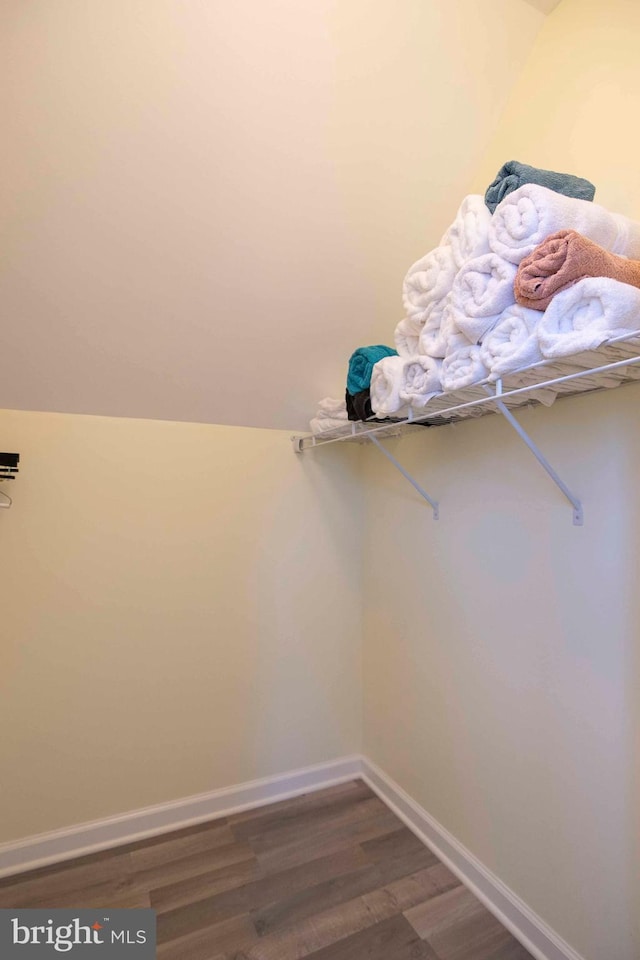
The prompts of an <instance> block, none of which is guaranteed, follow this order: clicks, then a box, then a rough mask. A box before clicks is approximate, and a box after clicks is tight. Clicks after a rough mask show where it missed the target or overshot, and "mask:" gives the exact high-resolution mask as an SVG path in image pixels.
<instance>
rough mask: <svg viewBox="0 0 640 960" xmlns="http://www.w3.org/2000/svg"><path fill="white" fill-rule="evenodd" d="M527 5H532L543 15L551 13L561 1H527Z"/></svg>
mask: <svg viewBox="0 0 640 960" xmlns="http://www.w3.org/2000/svg"><path fill="white" fill-rule="evenodd" d="M527 3H530V4H531V6H532V7H535V8H536V10H540V11H541V13H545V14H546V13H551V11H552V10H555V8H556V7H557V6H558V4H559V3H560V0H527Z"/></svg>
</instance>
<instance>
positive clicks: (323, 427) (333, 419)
mask: <svg viewBox="0 0 640 960" xmlns="http://www.w3.org/2000/svg"><path fill="white" fill-rule="evenodd" d="M348 422H349V415H348V413H347V404H346V402H345V401H344V400H335V399H334V398H333V397H325V398H324V400H320V402H319V403H318V411H317V413H316V415H315V417H314V418H313V419H312V420H311V421H310V422H309V427H310V429H311V433H316V434H317V433H332V432H334V431H335V430H340V429H341V428H343V427H344V426H345V424H347V423H348Z"/></svg>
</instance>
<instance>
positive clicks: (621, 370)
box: [291, 331, 640, 526]
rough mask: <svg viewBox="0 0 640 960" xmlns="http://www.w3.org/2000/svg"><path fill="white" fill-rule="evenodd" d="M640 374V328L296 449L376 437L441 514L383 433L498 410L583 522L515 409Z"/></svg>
mask: <svg viewBox="0 0 640 960" xmlns="http://www.w3.org/2000/svg"><path fill="white" fill-rule="evenodd" d="M639 380H640V331H637V332H636V333H634V334H632V335H631V336H626V337H618V338H616V339H614V340H609V341H608V342H607V343H605V344H602V345H601V346H600V347H598V349H597V350H588V351H584V352H583V353H577V354H574V355H572V356H569V357H562V358H560V359H554V360H542V361H540V362H539V363H535V364H533V365H532V366H530V367H525V368H523V369H522V370H519V371H518V372H517V373H513V374H508V375H507V376H505V377H504V378H503V379H502V380H497V381H495V382H489V381H488V380H484V381H482V382H480V383H474V384H472V385H471V386H469V387H465V388H464V389H462V390H456V391H455V392H452V393H443V394H438V396H436V397H433V399H431V400H430V401H429V403H428V404H427V406H426V407H425V408H424V410H423V411H422V412H421V413H419V414H417V415H416V414H412V415H410V416H409V417H408V418H406V419H403V420H392V421H385V422H382V423H381V422H378V421H367V422H351V423H349V424H345V426H344V427H340V428H338V429H337V430H332V431H330V432H328V433H327V434H305V435H302V436H293V437H292V438H291V440H292V443H293V448H294V450H295V452H296V453H304V452H305V451H307V450H314V449H317V448H319V447H323V446H326V445H327V444H329V443H354V442H355V443H367V442H372V443H374V444H375V446H376V447H377V448H378V449H379V450H380V451H381V452H382V453H384V455H385V456H386V457H387V458H388V459H389V460H391V462H392V463H393V464H394V466H395V467H396V468H397V469H398V470H400V471H401V473H402V474H403V475H404V476H405V477H406V478H407V480H409V482H410V483H411V484H412V485H413V486H414V487H415V489H416V490H417V491H418V493H420V495H421V496H422V497H423V498H424V499H425V500H427V501H428V502H429V503H430V504H431V506H432V508H433V512H434V519H437V518H438V504H437V502H436V501H435V500H433V499H432V498H431V497H430V496H429V495H428V494H427V493H426V492H425V491H424V490H423V489H422V487H421V486H420V484H418V483H417V481H416V480H414V478H413V477H411V475H410V474H409V473H408V472H407V471H406V470H405V469H404V468H403V467H402V466H401V465H400V464H399V463H398V461H397V460H396V459H395V457H393V455H392V454H391V453H389V451H388V450H386V449H385V448H384V447H383V446H382V445H381V444H380V440H381V439H383V438H384V437H390V436H401V435H403V434H405V433H407V432H415V431H416V430H417V429H418V425H427V426H430V427H437V426H444V425H445V424H449V423H456V422H458V421H460V420H465V419H469V418H475V417H481V416H485V415H487V414H491V413H499V414H501V415H502V416H504V418H505V419H506V420H507V421H508V422H509V423H510V425H511V426H512V427H513V428H514V429H515V430H516V432H517V433H518V435H519V436H520V438H521V439H522V440H523V441H524V442H525V443H526V445H527V446H528V447H529V449H530V450H531V452H532V453H533V454H534V456H535V457H536V459H537V460H538V462H539V463H540V464H541V466H542V467H543V468H544V469H545V470H546V472H547V474H548V475H549V476H550V477H551V479H552V480H553V482H554V483H555V484H556V485H557V486H558V487H559V488H560V490H561V491H562V493H563V495H564V496H565V497H566V498H567V500H569V502H570V504H571V506H572V516H573V523H574V524H575V525H576V526H581V525H582V522H583V510H582V504H581V503H580V501H579V499H578V498H577V497H576V496H575V495H574V494H573V493H572V492H571V490H570V489H569V488H568V487H567V485H566V484H565V483H564V482H563V481H562V480H561V479H560V477H559V475H558V474H557V472H556V471H555V470H554V469H553V467H552V466H551V465H550V464H549V462H548V461H547V460H546V458H545V457H544V456H543V455H542V453H541V451H540V450H539V449H538V447H537V446H536V444H535V443H534V442H533V440H532V439H531V438H530V437H529V436H528V434H527V433H526V432H525V430H524V429H523V428H522V426H521V425H520V424H519V423H518V421H517V420H516V419H515V417H514V415H513V413H512V410H513V409H514V408H517V407H522V406H531V405H540V404H543V405H545V406H549V405H550V404H551V403H553V402H554V401H555V400H556V399H560V398H562V397H575V396H577V395H579V394H582V393H593V392H595V391H598V390H604V389H610V388H612V387H617V386H620V385H621V384H624V383H631V382H633V381H639Z"/></svg>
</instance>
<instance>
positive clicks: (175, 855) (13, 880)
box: [0, 780, 531, 960]
mask: <svg viewBox="0 0 640 960" xmlns="http://www.w3.org/2000/svg"><path fill="white" fill-rule="evenodd" d="M0 907H50V908H55V907H77V908H81V907H105V908H107V907H153V909H155V910H156V911H157V923H158V926H157V929H158V958H159V960H305V958H311V960H531V957H530V954H529V953H528V952H527V951H526V950H525V949H524V947H522V946H521V945H520V944H519V943H518V942H517V941H516V940H514V938H513V937H512V936H511V935H510V934H509V933H508V931H506V930H505V929H504V927H502V926H501V925H500V924H499V923H498V921H497V920H496V919H495V918H494V917H493V916H492V915H491V914H490V913H489V912H488V911H487V910H486V909H485V908H484V907H483V906H482V904H480V902H479V901H478V900H477V899H476V898H475V897H474V896H472V894H471V893H469V891H468V890H466V888H465V887H463V886H462V885H461V884H460V882H459V880H458V879H457V878H456V877H455V876H454V875H453V874H452V873H450V871H449V870H448V869H447V868H446V867H445V866H444V865H443V864H442V863H440V862H439V861H438V860H437V858H436V857H435V856H434V855H433V854H432V853H431V852H430V851H429V850H428V849H427V848H426V847H424V846H423V845H422V844H421V843H420V841H419V840H418V839H417V838H416V837H415V836H414V835H413V834H412V833H411V832H410V831H409V830H407V828H406V827H405V826H404V825H403V824H402V823H401V822H400V821H399V820H398V819H397V818H396V817H395V816H394V814H392V813H391V811H390V810H389V809H388V808H387V807H386V806H385V805H384V804H383V803H382V801H381V800H379V799H378V798H377V797H376V796H375V795H374V794H373V793H372V792H371V790H369V788H368V787H367V786H365V784H363V783H362V782H361V781H359V780H354V781H351V782H349V783H346V784H342V785H340V786H338V787H332V788H330V789H328V790H321V791H318V792H316V793H311V794H306V795H305V796H302V797H297V798H295V799H293V800H285V801H283V802H281V803H274V804H271V805H269V806H266V807H261V808H258V809H256V810H252V811H245V812H244V813H240V814H237V815H235V816H230V817H227V818H224V819H221V820H215V821H212V822H210V823H206V824H201V825H199V826H197V827H190V828H188V829H186V830H181V831H178V832H175V833H171V834H165V835H164V836H162V837H156V838H154V839H151V840H144V841H141V842H139V843H134V844H130V845H128V846H125V847H118V848H116V849H114V850H109V851H106V852H104V853H98V854H95V855H92V856H89V857H83V858H81V859H78V860H72V861H68V862H66V863H63V864H60V865H59V866H55V867H46V868H44V869H42V870H36V871H33V872H32V873H28V874H20V875H18V876H16V877H9V878H6V879H4V880H1V881H0Z"/></svg>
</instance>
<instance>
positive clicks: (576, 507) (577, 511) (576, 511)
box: [484, 380, 584, 527]
mask: <svg viewBox="0 0 640 960" xmlns="http://www.w3.org/2000/svg"><path fill="white" fill-rule="evenodd" d="M484 389H485V392H486V393H488V394H489V396H491V397H494V398H495V402H496V407H497V408H498V410H499V411H500V413H501V414H502V416H503V417H504V418H505V420H506V421H507V422H508V423H510V424H511V426H512V427H513V429H514V430H515V431H516V433H517V434H518V436H519V437H520V439H521V440H523V441H524V442H525V443H526V445H527V446H528V447H529V450H531V453H532V454H533V455H534V457H535V458H536V460H537V461H538V463H539V464H540V466H541V467H543V468H544V469H545V470H546V471H547V473H548V475H549V476H550V477H551V479H552V480H553V482H554V483H555V485H556V486H557V487H558V488H559V489H560V490H561V491H562V493H563V494H564V496H565V497H566V498H567V500H568V501H569V503H570V504H571V506H572V507H573V525H574V526H575V527H581V526H582V525H583V523H584V512H583V509H582V504H581V502H580V501H579V500H578V498H577V497H576V496H575V494H573V493H572V492H571V490H570V489H569V487H568V486H567V485H566V483H565V482H564V480H562V479H561V478H560V477H559V476H558V474H557V473H556V471H555V470H554V469H553V467H552V466H551V464H550V463H549V461H548V460H547V459H546V457H544V456H543V454H542V453H541V451H540V450H539V449H538V447H537V446H536V444H535V443H534V442H533V440H532V439H531V437H530V436H529V434H528V433H527V432H526V431H525V430H524V429H523V427H521V426H520V424H519V423H518V421H517V420H516V418H515V417H514V415H513V414H512V413H511V411H510V410H509V409H508V408H507V406H506V405H505V403H504V401H502V400H500V399H499V398H500V395H501V394H502V380H497V381H496V389H495V393H494V391H493V390H492V389H491V387H489V386H487V385H485V387H484Z"/></svg>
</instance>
